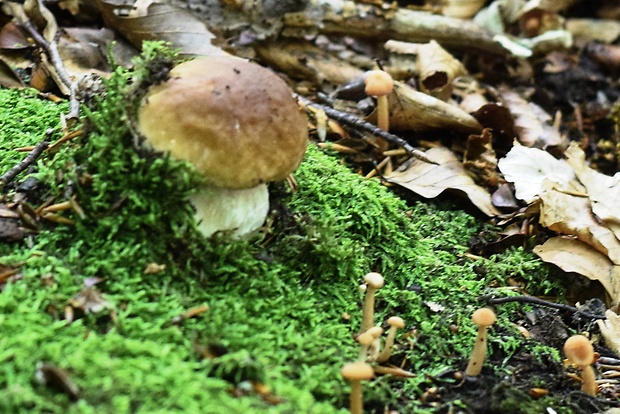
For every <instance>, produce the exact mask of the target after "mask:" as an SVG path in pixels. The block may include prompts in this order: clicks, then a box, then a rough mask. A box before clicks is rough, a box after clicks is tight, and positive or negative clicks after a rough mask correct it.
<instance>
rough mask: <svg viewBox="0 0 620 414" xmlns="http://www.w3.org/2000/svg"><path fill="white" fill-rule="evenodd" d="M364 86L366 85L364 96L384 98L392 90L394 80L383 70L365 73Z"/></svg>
mask: <svg viewBox="0 0 620 414" xmlns="http://www.w3.org/2000/svg"><path fill="white" fill-rule="evenodd" d="M364 84H365V85H366V87H365V91H366V94H367V95H370V96H384V95H387V94H389V93H390V92H392V90H393V89H394V79H392V77H391V76H390V74H389V73H387V72H385V71H383V70H371V71H368V72H366V76H365V78H364Z"/></svg>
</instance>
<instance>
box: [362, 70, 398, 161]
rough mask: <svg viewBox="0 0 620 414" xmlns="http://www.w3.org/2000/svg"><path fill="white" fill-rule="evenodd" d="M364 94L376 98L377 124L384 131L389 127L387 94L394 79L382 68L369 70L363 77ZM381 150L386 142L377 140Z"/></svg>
mask: <svg viewBox="0 0 620 414" xmlns="http://www.w3.org/2000/svg"><path fill="white" fill-rule="evenodd" d="M364 84H365V86H366V87H365V91H366V95H368V96H372V97H374V98H376V99H377V126H378V127H379V128H381V129H382V130H384V131H386V132H387V131H389V129H390V112H389V105H388V98H387V96H388V95H389V94H390V93H391V92H392V90H393V89H394V79H392V77H391V76H390V74H389V73H387V72H385V71H382V70H371V71H368V72H366V76H365V77H364ZM377 142H378V143H379V148H380V149H381V152H383V151H385V150H386V149H387V142H385V141H384V140H383V139H381V138H379V139H378V140H377Z"/></svg>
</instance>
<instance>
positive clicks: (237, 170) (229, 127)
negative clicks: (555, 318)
mask: <svg viewBox="0 0 620 414" xmlns="http://www.w3.org/2000/svg"><path fill="white" fill-rule="evenodd" d="M138 129H139V131H140V132H141V133H142V134H143V135H144V136H145V137H146V138H147V140H148V142H149V143H150V144H151V145H152V146H153V148H154V149H155V150H157V151H163V152H166V151H167V152H170V154H171V155H172V156H173V157H175V158H178V159H182V160H186V161H189V162H191V163H192V164H193V165H194V166H195V167H196V169H197V171H198V172H199V173H201V174H203V175H204V176H205V178H206V179H207V182H208V184H209V185H212V186H215V187H222V188H250V187H254V186H256V185H258V184H261V183H264V182H269V181H278V180H283V179H284V178H286V176H287V175H289V174H290V173H291V172H293V171H294V170H295V168H297V166H298V165H299V164H300V163H301V160H302V158H303V156H304V153H305V151H306V145H307V140H308V129H307V125H306V118H305V116H304V115H303V114H302V113H301V111H300V110H299V107H298V105H297V103H296V102H295V100H294V99H293V97H292V94H291V90H290V88H289V87H288V86H287V85H286V83H285V82H284V81H283V80H282V79H280V78H279V77H278V76H277V75H275V74H274V73H273V72H271V71H270V70H269V69H266V68H263V67H262V66H260V65H257V64H255V63H251V62H247V61H245V60H242V59H239V58H235V57H231V56H216V57H205V58H198V59H195V60H192V61H188V62H184V63H181V64H179V65H178V66H176V67H175V68H173V69H172V70H171V71H170V78H169V79H168V80H167V81H166V82H164V83H162V84H159V85H156V86H153V87H151V89H150V90H149V92H148V94H147V95H146V97H145V98H144V100H143V103H142V105H141V107H140V108H139V110H138Z"/></svg>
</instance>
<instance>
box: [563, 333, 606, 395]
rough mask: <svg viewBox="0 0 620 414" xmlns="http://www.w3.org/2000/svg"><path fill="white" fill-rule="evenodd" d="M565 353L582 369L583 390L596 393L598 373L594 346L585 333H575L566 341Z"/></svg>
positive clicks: (591, 393) (590, 393) (592, 393)
mask: <svg viewBox="0 0 620 414" xmlns="http://www.w3.org/2000/svg"><path fill="white" fill-rule="evenodd" d="M564 354H565V355H566V357H567V358H568V359H569V360H570V361H571V362H572V363H573V364H575V365H577V367H578V368H579V369H581V391H583V392H585V393H586V394H589V395H596V393H597V392H598V386H597V385H596V375H595V374H594V368H592V363H593V362H594V348H593V347H592V344H591V343H590V341H589V340H588V338H586V337H585V336H583V335H574V336H571V337H570V338H568V339H567V340H566V342H565V343H564Z"/></svg>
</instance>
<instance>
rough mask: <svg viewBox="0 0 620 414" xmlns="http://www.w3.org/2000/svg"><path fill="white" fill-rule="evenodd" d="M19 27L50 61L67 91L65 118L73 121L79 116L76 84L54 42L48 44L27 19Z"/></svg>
mask: <svg viewBox="0 0 620 414" xmlns="http://www.w3.org/2000/svg"><path fill="white" fill-rule="evenodd" d="M20 24H21V26H22V27H23V28H24V29H26V31H27V32H28V34H29V35H30V36H32V38H33V39H34V41H35V42H36V43H37V44H38V45H39V46H40V47H42V48H43V50H45V54H46V55H47V57H48V58H49V60H50V63H51V64H52V66H54V68H55V69H56V73H57V74H58V77H59V78H60V81H61V82H62V83H63V85H64V86H65V87H66V88H67V90H68V91H69V114H67V118H70V119H75V118H77V117H78V116H79V105H80V104H79V102H78V100H77V98H76V83H75V82H73V81H72V80H71V78H70V77H69V74H68V73H67V70H66V69H65V65H64V64H63V62H62V58H61V57H60V53H58V47H57V46H56V42H48V41H47V40H46V39H45V38H44V37H43V36H42V35H41V34H40V33H39V32H38V31H37V29H36V28H35V27H34V26H33V24H32V22H31V21H30V20H28V19H27V18H24V20H23V21H22V22H20Z"/></svg>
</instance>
